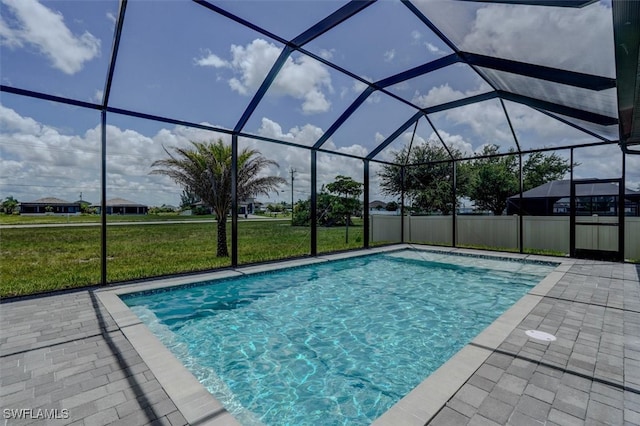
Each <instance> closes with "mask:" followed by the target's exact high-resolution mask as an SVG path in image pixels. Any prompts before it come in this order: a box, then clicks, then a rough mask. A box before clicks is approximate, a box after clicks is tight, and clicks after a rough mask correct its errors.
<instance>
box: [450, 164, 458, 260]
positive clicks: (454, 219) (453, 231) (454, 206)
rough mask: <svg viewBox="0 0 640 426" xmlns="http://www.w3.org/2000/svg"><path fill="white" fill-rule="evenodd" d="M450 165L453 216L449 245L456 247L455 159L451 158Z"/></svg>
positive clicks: (456, 196) (456, 176)
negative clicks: (451, 169)
mask: <svg viewBox="0 0 640 426" xmlns="http://www.w3.org/2000/svg"><path fill="white" fill-rule="evenodd" d="M451 164H452V167H453V174H452V179H453V191H452V192H453V217H452V219H453V220H452V224H451V246H452V247H456V244H457V243H456V242H457V241H458V235H457V233H458V229H457V227H456V226H457V223H456V222H457V221H458V214H457V213H458V212H457V210H458V192H457V186H458V175H457V168H456V165H457V163H456V160H453V162H452V163H451Z"/></svg>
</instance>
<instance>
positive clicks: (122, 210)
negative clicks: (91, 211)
mask: <svg viewBox="0 0 640 426" xmlns="http://www.w3.org/2000/svg"><path fill="white" fill-rule="evenodd" d="M91 207H93V208H95V209H97V211H98V213H101V212H102V206H101V205H100V204H93V205H92V206H91ZM106 212H107V214H147V213H148V212H149V206H146V205H144V204H138V203H135V202H133V201H129V200H125V199H124V198H112V199H110V200H107V205H106Z"/></svg>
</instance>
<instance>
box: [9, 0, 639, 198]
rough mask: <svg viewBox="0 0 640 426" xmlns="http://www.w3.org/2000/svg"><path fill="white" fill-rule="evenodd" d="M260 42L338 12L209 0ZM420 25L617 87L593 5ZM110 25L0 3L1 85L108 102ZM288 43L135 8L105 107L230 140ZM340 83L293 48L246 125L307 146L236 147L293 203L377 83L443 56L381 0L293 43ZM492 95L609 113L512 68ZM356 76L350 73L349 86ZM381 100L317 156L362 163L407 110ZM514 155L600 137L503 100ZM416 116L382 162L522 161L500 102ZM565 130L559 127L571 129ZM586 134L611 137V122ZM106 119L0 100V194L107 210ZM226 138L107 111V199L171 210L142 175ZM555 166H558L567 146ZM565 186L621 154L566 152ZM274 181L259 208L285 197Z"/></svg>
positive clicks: (601, 13) (182, 13)
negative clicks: (433, 153) (445, 152)
mask: <svg viewBox="0 0 640 426" xmlns="http://www.w3.org/2000/svg"><path fill="white" fill-rule="evenodd" d="M213 3H215V4H216V5H217V6H219V7H221V8H223V9H225V10H228V11H229V12H231V13H234V14H236V15H237V16H239V17H241V18H243V19H245V20H247V21H251V22H253V23H255V24H256V25H258V26H260V27H262V28H264V29H265V30H267V31H268V32H269V33H272V34H275V35H276V36H278V37H280V38H281V39H284V40H290V39H293V38H294V37H296V36H297V35H298V34H300V33H302V32H304V31H305V29H307V28H308V27H310V26H312V25H314V24H315V23H316V22H318V21H320V20H321V19H323V18H324V17H326V16H327V15H329V14H330V13H332V12H333V11H335V10H337V9H338V8H340V7H341V6H342V5H343V4H344V3H345V2H342V1H337V0H320V1H272V0H263V1H220V2H213ZM414 4H415V6H416V8H417V9H418V10H420V11H421V12H422V13H424V14H425V16H427V17H428V18H429V19H430V20H431V21H432V22H433V23H435V24H436V25H437V26H438V27H439V28H440V29H441V31H442V32H443V33H444V34H445V35H446V36H447V37H448V38H449V39H450V40H451V41H452V42H453V43H454V44H455V45H456V46H458V48H460V49H462V50H465V51H470V52H473V53H479V54H483V55H496V56H498V57H501V58H505V59H513V60H518V61H529V62H532V63H535V64H539V65H546V66H553V67H556V68H561V69H566V70H571V71H579V72H584V73H590V74H596V75H601V76H606V77H615V69H614V66H613V64H614V59H613V36H612V28H611V27H612V23H611V21H612V19H611V9H610V4H609V2H608V1H601V2H598V3H594V4H592V5H590V6H587V7H585V8H583V9H578V10H576V9H568V8H566V9H565V8H543V7H537V6H523V5H500V4H484V3H478V2H457V1H451V0H419V1H415V2H414ZM117 15H118V2H117V1H109V0H82V1H61V0H57V1H38V0H0V58H1V59H2V61H1V65H0V67H1V68H0V71H1V72H0V79H1V82H2V84H3V85H7V86H12V87H17V88H22V89H27V90H33V91H37V92H43V93H47V94H52V95H56V96H62V97H67V98H71V99H76V100H80V101H84V102H91V103H101V102H102V97H103V90H104V86H105V78H106V75H107V68H108V64H109V58H110V55H111V46H112V42H113V34H114V28H115V22H116V17H117ZM282 49H283V44H282V43H281V41H279V40H278V39H277V38H271V37H269V35H268V34H262V33H259V32H257V31H254V30H252V29H250V28H247V27H245V26H242V25H239V24H238V23H236V22H234V21H232V20H230V19H228V18H226V17H224V16H222V15H219V14H216V13H213V12H211V11H209V10H207V9H205V8H203V7H202V6H200V5H198V4H195V3H193V2H188V1H177V0H165V1H153V2H151V1H130V2H129V3H128V8H127V13H126V17H125V21H124V30H123V33H122V39H121V45H120V49H119V52H118V59H117V63H116V68H115V73H114V79H113V86H112V91H111V95H110V99H109V105H110V106H112V107H116V108H122V109H126V110H132V111H139V112H143V113H148V114H153V115H158V116H164V117H169V118H173V119H179V120H185V121H189V122H193V123H202V124H206V125H209V126H213V127H215V128H219V129H233V128H234V127H235V126H236V125H237V123H238V121H239V119H240V117H241V116H242V114H243V112H244V110H245V108H247V106H248V105H249V102H250V101H251V99H252V97H253V95H254V94H255V93H256V91H257V90H258V88H259V87H260V85H261V84H262V81H263V79H264V77H265V76H266V75H267V73H268V72H269V70H270V69H271V67H272V65H273V64H274V63H275V61H276V59H277V58H278V56H279V55H280V53H281V51H282ZM304 49H306V50H307V51H309V52H311V53H312V54H313V55H316V56H317V57H320V58H324V59H327V60H330V61H332V62H333V63H335V64H336V65H338V66H339V67H340V68H342V69H344V70H346V71H348V72H349V73H351V75H349V74H346V73H343V72H341V71H339V70H336V69H334V68H331V67H328V66H327V65H325V64H323V63H322V62H320V61H318V60H316V59H314V58H313V57H311V56H309V55H306V54H304V53H301V52H294V53H293V54H292V55H291V56H290V57H289V58H288V59H287V60H286V61H285V63H284V65H283V67H282V69H281V71H280V73H279V75H278V76H277V78H276V79H275V81H274V82H273V84H272V85H271V87H270V88H269V90H268V91H267V93H266V95H265V96H264V98H263V99H262V101H261V102H260V104H259V105H258V107H257V108H256V110H255V111H254V112H253V114H252V115H251V116H250V117H249V119H248V121H247V123H246V125H245V126H244V127H243V129H242V131H243V132H244V133H246V134H249V135H258V136H263V137H268V138H273V139H278V140H283V141H286V142H291V143H295V144H298V145H300V146H301V147H293V146H287V145H278V144H273V143H268V142H264V141H259V140H255V139H250V138H240V147H241V148H243V147H249V148H252V149H257V150H259V151H260V152H261V153H262V155H264V156H265V157H267V158H269V159H272V160H275V161H276V162H277V163H278V164H279V167H277V168H276V167H272V168H271V169H270V170H266V171H265V173H267V174H270V175H279V176H282V177H284V178H286V179H287V181H288V182H291V180H290V177H291V170H295V172H294V178H295V180H294V187H293V196H294V199H295V200H298V199H307V198H308V197H309V195H310V168H311V167H310V156H309V150H307V149H305V148H304V147H310V146H312V145H313V144H314V143H315V142H316V141H318V139H319V138H320V137H321V136H322V135H323V134H324V133H325V132H326V131H327V129H329V127H330V126H331V125H332V124H333V123H334V122H335V120H336V119H338V117H340V115H341V114H342V112H343V111H344V110H345V108H347V107H348V106H349V105H350V104H351V103H352V102H353V101H354V100H355V99H356V98H357V97H358V96H359V95H360V94H361V93H362V92H363V90H364V89H365V87H366V85H365V84H364V83H363V81H369V82H375V81H378V80H381V79H384V78H387V77H389V76H392V75H394V74H397V73H399V72H402V71H404V70H407V69H409V68H412V67H416V66H418V65H422V64H424V63H428V62H431V61H433V60H436V59H438V58H441V57H443V56H446V55H448V54H450V53H451V52H452V51H451V49H450V48H449V46H447V44H446V43H444V42H443V41H442V40H441V39H440V38H439V37H437V36H436V35H435V34H433V33H432V32H431V31H430V30H429V29H428V27H426V26H425V25H424V24H423V23H422V22H421V21H420V20H419V19H418V18H417V17H416V16H415V15H414V14H413V13H411V12H410V11H409V9H408V8H407V7H405V6H404V5H403V4H402V3H400V2H399V1H391V0H381V1H378V2H377V3H375V4H373V5H372V6H369V7H367V8H365V9H364V10H362V11H361V12H360V13H358V14H356V15H355V16H353V17H351V18H350V19H348V20H346V21H345V22H343V23H341V24H340V25H338V26H336V27H335V28H333V29H332V30H330V31H328V32H327V33H325V34H323V35H321V36H319V37H317V38H316V39H314V40H312V41H311V42H310V43H308V44H307V45H305V46H304ZM480 71H481V72H483V73H485V75H489V76H490V77H491V78H492V79H493V81H495V82H497V83H496V85H497V86H498V87H499V88H501V89H503V90H507V91H512V92H515V93H519V94H523V95H533V96H536V95H538V96H543V98H544V99H546V100H550V101H553V102H560V103H563V104H565V105H567V106H574V107H582V108H585V109H587V110H590V111H593V112H598V113H602V114H605V115H610V116H617V107H616V94H615V89H610V90H605V91H602V92H592V91H589V90H585V89H578V88H571V87H566V86H561V85H558V84H554V83H548V82H544V81H541V80H536V79H533V78H529V77H521V76H517V75H513V74H509V73H505V72H498V71H491V70H487V69H480ZM354 76H357V78H356V77H354ZM387 90H388V91H389V92H390V93H392V94H394V95H396V96H398V97H401V98H403V99H406V100H407V101H408V102H409V103H411V104H412V105H414V106H415V107H420V108H424V107H429V106H434V105H438V104H441V103H444V102H448V101H451V100H456V99H461V98H464V97H468V96H472V95H476V94H481V93H485V92H488V91H490V90H491V87H490V86H489V85H488V84H487V82H486V81H485V80H484V79H483V78H482V76H481V75H480V74H478V73H477V72H476V71H474V70H473V69H472V68H470V67H469V66H467V65H465V64H454V65H450V66H448V67H446V68H443V69H440V70H438V71H435V72H432V73H429V74H425V75H422V76H419V77H416V78H413V79H410V80H407V81H404V82H401V83H398V84H396V85H393V86H390V87H388V88H387ZM414 106H411V105H407V104H405V103H403V102H400V101H399V100H398V99H396V98H394V97H392V96H389V95H388V94H385V93H382V92H375V93H373V94H372V95H370V96H369V97H368V98H367V99H366V101H365V102H364V103H363V104H362V105H361V106H360V108H358V109H357V110H356V111H355V112H354V113H353V114H352V115H351V116H350V117H349V118H348V119H347V120H346V121H345V122H344V124H343V125H342V126H341V127H340V128H339V129H338V130H337V131H336V132H335V133H334V134H333V135H332V136H331V137H330V138H329V140H328V141H327V142H326V143H325V144H324V145H323V148H324V149H327V150H331V151H335V152H340V153H346V154H351V155H357V156H366V155H367V154H368V153H369V152H371V151H372V150H373V149H375V147H376V146H377V145H378V144H379V143H380V142H382V141H384V140H385V139H386V138H387V137H389V136H390V135H391V134H392V133H393V132H394V131H395V130H396V129H397V128H399V127H400V125H402V124H403V123H404V122H405V121H406V120H407V119H409V118H410V117H411V116H412V115H414V114H415V113H416V111H417V110H416V108H415V107H414ZM504 108H505V109H506V110H507V112H508V116H509V119H510V120H511V124H512V125H513V128H514V130H515V133H516V136H517V138H518V142H519V144H520V146H521V147H522V148H523V149H530V148H537V147H554V146H565V145H577V144H583V143H590V142H593V141H596V140H597V139H596V138H594V137H593V136H591V135H589V134H587V133H584V132H581V131H578V130H576V129H574V128H573V127H570V126H568V125H566V124H563V123H561V122H559V121H557V120H554V119H552V118H550V117H548V116H547V115H545V114H542V113H540V112H538V111H536V110H533V109H531V108H529V107H527V106H525V105H522V104H517V103H513V102H509V101H505V102H504ZM429 118H430V120H431V122H432V123H433V125H434V127H435V129H436V130H437V133H436V132H435V131H434V129H433V128H432V127H431V126H430V125H429V123H428V122H427V121H426V119H424V118H423V119H420V120H419V121H418V126H417V127H416V132H415V135H414V134H413V129H414V127H413V126H411V127H410V128H409V129H408V130H407V131H406V132H405V133H404V134H402V135H400V137H398V138H397V139H396V140H395V141H393V142H391V143H390V144H389V146H388V147H387V148H386V149H385V150H383V151H382V152H381V153H380V154H379V155H378V157H377V159H380V160H391V159H392V158H393V152H394V150H399V149H401V148H402V147H403V146H404V145H406V144H407V143H409V142H410V141H411V140H412V139H413V143H414V144H416V143H425V142H427V141H437V140H438V138H441V139H442V140H443V141H444V143H445V144H447V146H449V147H452V148H456V149H458V150H460V151H461V152H463V153H465V155H467V156H472V155H473V154H474V153H477V152H479V151H481V150H482V147H483V146H484V145H486V144H490V143H493V144H497V145H499V146H500V147H501V151H506V150H508V149H510V148H515V142H514V138H513V135H512V133H511V130H510V127H509V123H508V121H507V119H506V117H505V114H504V109H503V107H502V105H501V103H500V102H499V101H498V100H497V99H492V100H489V101H485V102H481V103H478V104H472V105H467V106H465V107H460V108H456V109H451V110H447V111H443V112H439V113H435V114H430V116H429ZM565 118H566V117H565ZM571 120H572V121H573V122H574V123H576V124H581V125H585V126H586V127H587V128H588V129H589V130H591V131H593V132H596V133H598V134H601V135H603V136H605V137H609V138H613V139H616V138H617V136H616V135H617V126H609V127H602V126H595V125H592V124H589V123H580V122H578V121H577V120H574V119H571ZM100 137H101V132H100V114H99V112H98V111H95V110H87V109H82V108H79V107H74V106H69V105H64V104H59V103H54V102H49V101H43V100H37V99H31V98H27V97H22V96H17V95H13V94H9V93H6V92H3V93H2V94H1V98H0V197H1V198H5V197H7V196H13V197H15V198H17V199H18V200H20V201H33V200H36V199H38V198H42V197H57V198H61V199H64V200H67V201H74V200H77V199H79V197H80V194H82V199H84V200H87V201H89V202H98V201H99V199H100V161H101V159H100ZM218 138H222V139H223V140H225V141H229V140H230V136H229V135H228V134H226V133H220V132H212V131H204V130H199V129H195V128H189V127H184V126H174V125H169V124H165V123H161V122H156V121H150V120H143V119H138V118H132V117H128V116H126V115H119V114H115V113H109V114H108V115H107V198H125V199H128V200H131V201H135V202H139V203H143V204H147V205H150V206H159V205H162V204H171V205H178V204H179V203H180V193H181V188H180V187H179V186H177V185H176V184H175V183H173V182H172V181H171V180H169V178H167V177H165V176H159V175H152V174H150V172H151V171H152V166H151V164H152V163H153V161H155V160H158V159H161V158H165V157H166V156H167V154H166V151H165V150H169V151H170V150H171V149H173V148H174V147H184V146H188V145H189V143H190V141H204V140H215V139H218ZM559 155H561V156H563V157H565V158H568V150H564V151H560V152H559ZM575 161H576V162H578V163H580V165H579V166H578V167H576V169H575V175H574V177H576V178H612V177H619V176H620V175H621V155H620V150H619V148H617V147H616V146H610V147H602V148H589V149H578V150H575ZM378 170H379V166H378V165H377V164H372V166H371V181H370V184H371V195H370V199H371V200H375V199H383V200H387V201H389V200H391V199H392V198H390V197H388V196H385V195H384V194H382V193H381V191H380V186H379V179H378V177H377V173H376V172H377V171H378ZM337 175H347V176H351V177H353V178H354V179H355V180H357V181H360V182H362V181H363V162H362V161H361V160H358V159H353V158H349V157H344V156H340V155H330V154H325V153H320V154H319V155H318V187H320V186H321V185H323V184H326V183H329V182H331V181H333V180H334V179H335V177H336V176H337ZM627 187H629V188H632V189H639V188H640V159H639V158H638V157H637V156H636V157H633V156H628V158H627ZM291 191H292V188H291V186H290V185H283V186H282V187H281V188H280V190H279V191H278V192H276V193H273V194H271V195H270V197H269V198H266V197H264V196H261V197H259V199H260V200H261V201H263V202H267V203H268V202H276V201H289V200H290V199H291V194H292V192H291Z"/></svg>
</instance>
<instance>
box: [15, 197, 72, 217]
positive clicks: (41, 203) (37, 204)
mask: <svg viewBox="0 0 640 426" xmlns="http://www.w3.org/2000/svg"><path fill="white" fill-rule="evenodd" d="M47 213H49V214H79V213H80V203H78V202H71V201H65V200H61V199H60V198H55V197H45V198H40V199H38V200H35V201H23V202H21V203H20V214H47Z"/></svg>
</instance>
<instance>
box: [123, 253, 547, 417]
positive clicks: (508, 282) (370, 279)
mask: <svg viewBox="0 0 640 426" xmlns="http://www.w3.org/2000/svg"><path fill="white" fill-rule="evenodd" d="M452 261H453V262H454V263H451V262H452ZM553 267H554V266H551V265H549V264H532V263H521V262H505V261H495V260H490V259H483V258H478V257H463V256H451V255H444V254H441V253H432V252H424V251H412V250H403V251H398V252H392V253H388V254H382V255H375V256H364V257H359V258H354V259H349V260H343V261H337V262H329V263H324V264H320V265H311V266H305V267H300V268H295V269H289V270H283V271H279V272H276V273H265V274H257V275H249V276H246V277H242V278H239V279H233V280H220V281H216V282H212V283H210V284H207V285H202V284H198V285H190V286H186V287H182V288H177V289H171V290H170V291H155V292H150V293H141V294H134V295H129V296H124V297H123V299H124V300H125V302H126V303H127V305H129V306H130V307H131V309H132V310H133V311H134V312H136V314H137V315H138V316H139V317H140V318H141V319H142V320H143V321H144V322H145V323H146V324H147V326H148V327H149V328H151V330H152V331H153V332H154V333H155V334H156V336H158V338H159V339H160V340H161V341H162V342H163V343H164V344H165V345H166V346H167V347H169V348H170V349H171V350H172V352H173V353H174V354H175V355H176V356H177V357H178V358H179V359H180V360H181V361H182V362H183V363H184V364H185V365H186V366H187V368H188V369H189V370H190V371H191V372H192V373H193V374H194V375H195V376H196V377H197V378H198V379H199V380H200V381H201V383H203V385H205V386H206V387H207V389H209V391H210V392H212V393H213V394H214V395H215V396H216V398H217V399H219V400H220V401H221V402H223V404H224V405H225V406H226V408H227V409H228V410H229V411H230V412H232V413H233V414H234V416H236V418H238V419H239V420H240V421H241V422H242V423H243V424H251V423H258V422H263V423H266V424H284V423H289V424H316V423H322V424H368V423H370V422H371V421H372V420H373V419H375V418H377V417H378V416H379V415H380V414H382V413H384V412H385V411H386V410H387V409H388V408H389V407H391V406H392V405H393V404H394V403H395V402H397V401H398V400H399V399H400V398H402V397H403V396H404V395H405V394H407V393H408V392H409V391H410V390H411V389H413V388H414V387H415V386H416V385H417V384H418V383H420V382H421V381H422V380H423V379H424V378H425V377H426V376H428V375H429V374H431V372H433V371H434V370H435V369H437V368H438V367H439V366H440V365H441V364H442V363H444V362H445V361H446V360H447V359H449V357H451V356H452V355H453V354H454V353H455V352H457V351H458V350H459V349H460V348H461V347H463V346H464V345H465V344H467V343H468V342H469V341H470V340H472V339H473V338H474V337H475V336H476V335H477V334H478V333H479V332H480V331H481V330H482V329H484V328H485V327H486V326H487V325H488V324H490V323H491V322H493V320H495V318H497V317H498V316H499V315H500V314H501V313H502V312H504V311H505V310H506V309H507V308H509V307H510V306H511V305H512V304H513V303H514V302H515V301H516V300H518V299H519V298H520V297H522V295H523V294H525V293H526V292H528V291H529V290H530V289H531V288H532V287H533V286H534V285H535V284H537V283H538V282H539V281H540V280H541V279H542V278H543V277H544V276H545V275H546V274H547V273H549V272H550V271H551V270H552V269H553ZM336 278H338V279H336Z"/></svg>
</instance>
